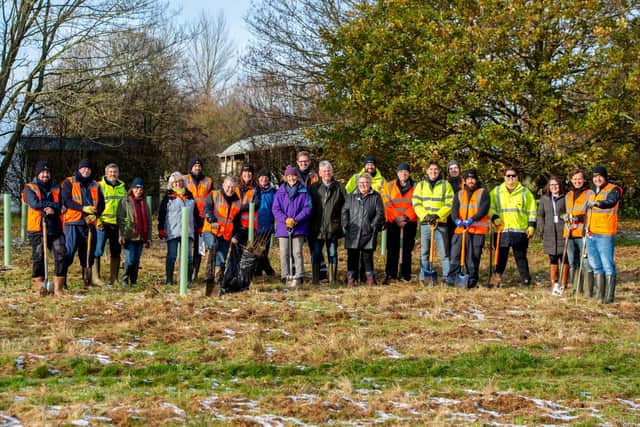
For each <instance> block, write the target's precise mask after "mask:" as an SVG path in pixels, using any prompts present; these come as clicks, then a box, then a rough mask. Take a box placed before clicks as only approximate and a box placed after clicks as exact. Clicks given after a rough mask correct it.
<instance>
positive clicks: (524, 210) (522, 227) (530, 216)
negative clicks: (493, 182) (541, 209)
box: [496, 184, 536, 233]
mask: <svg viewBox="0 0 640 427" xmlns="http://www.w3.org/2000/svg"><path fill="white" fill-rule="evenodd" d="M503 187H504V188H505V189H506V188H507V187H506V185H504V184H502V185H500V186H498V187H496V212H497V213H500V214H507V215H499V216H500V217H501V218H502V220H503V221H504V222H505V224H507V223H512V224H511V226H510V227H507V226H506V225H505V227H504V228H503V230H502V231H503V232H512V233H524V232H525V231H526V229H527V227H528V223H529V222H535V220H536V210H535V203H534V206H533V207H534V209H533V211H529V210H528V207H527V189H526V188H525V187H524V186H523V185H522V184H520V191H521V192H522V206H521V207H520V208H518V207H517V206H516V207H504V208H503V207H502V206H501V202H500V190H501V189H502V188H503ZM507 191H508V190H507ZM511 194H512V193H509V195H511ZM510 200H513V197H510ZM509 214H512V215H513V217H511V216H510V215H509ZM521 215H526V216H527V218H526V220H527V223H526V224H520V223H518V221H519V220H520V219H523V218H518V216H521ZM507 216H509V217H508V218H507ZM512 219H515V221H511V220H512ZM516 227H517V228H516Z"/></svg>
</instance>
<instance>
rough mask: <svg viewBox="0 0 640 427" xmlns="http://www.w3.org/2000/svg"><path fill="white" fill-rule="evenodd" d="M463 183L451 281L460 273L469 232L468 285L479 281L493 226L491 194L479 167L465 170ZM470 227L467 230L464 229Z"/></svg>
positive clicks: (454, 212)
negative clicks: (463, 244) (487, 236)
mask: <svg viewBox="0 0 640 427" xmlns="http://www.w3.org/2000/svg"><path fill="white" fill-rule="evenodd" d="M463 180H464V184H463V187H462V188H461V189H460V190H459V191H458V192H457V193H456V194H455V195H454V196H453V206H452V207H451V218H453V223H454V224H455V226H456V228H455V229H454V234H453V237H452V238H451V269H450V270H449V280H448V281H447V282H448V283H454V282H455V278H456V275H457V274H458V273H460V270H461V268H460V264H461V252H462V238H463V237H464V236H465V234H466V239H467V240H466V242H465V260H464V264H465V267H466V269H467V272H468V274H469V284H468V285H467V287H468V288H475V287H476V286H477V285H478V276H479V271H480V257H481V256H482V248H483V247H484V240H485V235H486V234H487V231H488V230H489V219H488V216H487V215H488V213H489V208H490V207H491V198H490V197H489V192H488V191H486V190H485V189H484V188H483V187H482V184H481V183H480V179H479V178H478V172H477V171H476V170H475V169H468V170H466V171H464V174H463ZM464 229H466V233H463V231H464Z"/></svg>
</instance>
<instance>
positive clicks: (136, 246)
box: [124, 240, 144, 265]
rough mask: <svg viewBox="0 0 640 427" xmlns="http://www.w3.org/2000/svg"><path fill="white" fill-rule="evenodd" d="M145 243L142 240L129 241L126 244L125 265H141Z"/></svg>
mask: <svg viewBox="0 0 640 427" xmlns="http://www.w3.org/2000/svg"><path fill="white" fill-rule="evenodd" d="M142 248H144V242H143V241H141V240H127V241H126V242H125V244H124V263H125V264H126V265H136V264H140V257H141V256H142Z"/></svg>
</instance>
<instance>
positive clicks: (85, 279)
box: [82, 267, 91, 289]
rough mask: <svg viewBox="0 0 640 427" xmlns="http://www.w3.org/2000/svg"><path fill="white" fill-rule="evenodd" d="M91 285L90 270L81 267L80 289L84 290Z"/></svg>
mask: <svg viewBox="0 0 640 427" xmlns="http://www.w3.org/2000/svg"><path fill="white" fill-rule="evenodd" d="M89 285H91V269H88V268H86V267H82V287H83V288H85V289H88V288H89Z"/></svg>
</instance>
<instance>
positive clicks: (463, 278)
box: [453, 274, 469, 289]
mask: <svg viewBox="0 0 640 427" xmlns="http://www.w3.org/2000/svg"><path fill="white" fill-rule="evenodd" d="M453 285H454V286H455V287H456V288H460V289H466V288H467V287H468V286H469V276H468V275H466V274H456V280H455V282H454V284H453Z"/></svg>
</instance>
